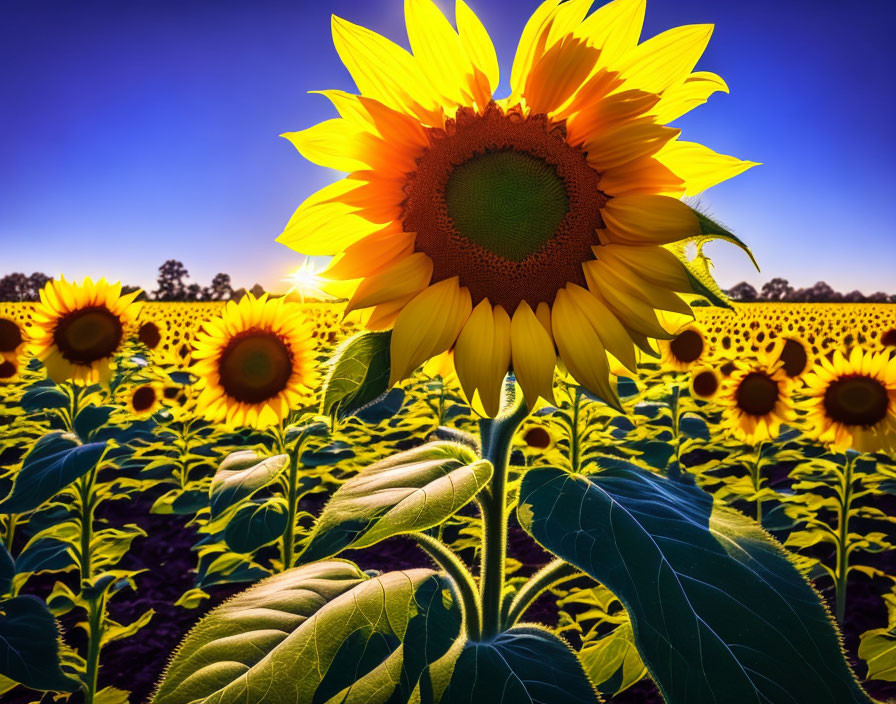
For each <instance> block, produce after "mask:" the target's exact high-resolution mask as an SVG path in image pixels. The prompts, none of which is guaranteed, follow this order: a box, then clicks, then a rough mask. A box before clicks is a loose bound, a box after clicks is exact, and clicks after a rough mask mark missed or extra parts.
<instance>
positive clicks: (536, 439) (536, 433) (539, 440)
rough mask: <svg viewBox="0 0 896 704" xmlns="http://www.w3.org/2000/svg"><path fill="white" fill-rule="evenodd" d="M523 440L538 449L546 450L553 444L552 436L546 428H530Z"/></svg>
mask: <svg viewBox="0 0 896 704" xmlns="http://www.w3.org/2000/svg"><path fill="white" fill-rule="evenodd" d="M523 441H524V442H525V443H526V444H527V445H528V446H529V447H534V448H536V449H537V450H544V449H546V448H548V447H550V445H551V436H550V434H549V433H548V431H547V430H545V429H544V428H529V430H527V431H526V434H525V435H523Z"/></svg>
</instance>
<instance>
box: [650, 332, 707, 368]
mask: <svg viewBox="0 0 896 704" xmlns="http://www.w3.org/2000/svg"><path fill="white" fill-rule="evenodd" d="M660 352H661V353H662V361H663V368H664V369H670V370H674V371H677V372H684V371H687V370H688V369H690V368H691V367H693V366H694V365H695V364H697V363H698V362H700V361H702V360H703V359H705V358H706V356H707V355H708V354H709V343H708V342H707V340H706V338H705V337H704V336H703V333H702V332H701V331H700V328H698V327H697V326H696V325H689V326H688V327H686V328H685V329H684V330H681V331H680V332H679V333H678V334H677V335H675V336H674V337H673V338H672V339H671V340H661V341H660Z"/></svg>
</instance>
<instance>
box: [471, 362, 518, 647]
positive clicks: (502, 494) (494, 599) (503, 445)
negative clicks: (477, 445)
mask: <svg viewBox="0 0 896 704" xmlns="http://www.w3.org/2000/svg"><path fill="white" fill-rule="evenodd" d="M506 383H507V387H506V390H505V397H504V402H503V403H502V412H501V415H499V416H498V417H497V418H495V419H494V420H493V421H491V422H490V423H485V425H486V426H487V428H488V432H487V437H488V443H487V447H486V450H485V458H486V459H487V460H489V461H490V462H491V463H492V467H493V468H494V471H493V474H492V478H491V480H490V482H489V487H488V490H487V492H486V493H485V495H484V496H483V497H482V500H481V501H480V504H479V505H480V508H481V510H482V567H481V570H480V585H479V588H480V595H481V603H482V639H483V640H488V639H491V638H493V637H495V636H496V635H497V634H498V632H499V631H500V628H501V602H502V598H503V592H504V559H505V556H506V553H507V461H508V459H509V458H510V445H511V442H512V441H513V435H514V433H515V432H516V429H517V428H518V427H519V425H520V423H522V422H523V419H524V418H525V417H526V415H528V413H529V409H528V408H527V407H526V404H525V402H524V401H523V399H522V398H516V397H515V392H514V384H515V382H514V380H513V378H512V377H508V379H507V382H506ZM485 439H486V438H485V436H484V437H483V441H484V440H485ZM484 447H485V443H484Z"/></svg>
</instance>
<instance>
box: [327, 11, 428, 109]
mask: <svg viewBox="0 0 896 704" xmlns="http://www.w3.org/2000/svg"><path fill="white" fill-rule="evenodd" d="M332 29H333V44H334V46H335V47H336V52H337V53H338V54H339V58H340V59H342V63H343V64H345V67H346V68H347V69H348V72H349V73H350V74H351V76H352V79H353V80H354V81H355V85H356V86H358V90H359V91H360V92H361V93H362V94H363V95H366V96H368V97H370V98H373V99H374V100H378V101H379V102H381V103H383V104H384V105H387V106H388V107H390V108H393V109H394V110H398V111H399V112H405V113H407V114H409V115H414V116H416V117H417V118H418V119H419V120H420V121H421V122H423V123H425V124H429V125H435V124H438V123H439V122H440V119H441V110H439V109H438V105H437V103H436V100H435V96H434V95H433V94H432V92H431V91H430V90H429V88H428V87H429V82H428V81H427V80H426V76H425V75H424V74H423V72H422V71H421V70H420V67H419V66H418V64H417V62H416V61H415V60H414V57H413V56H411V55H410V54H409V53H408V52H407V51H405V50H404V49H402V48H401V47H400V46H398V45H397V44H395V43H394V42H392V41H389V40H388V39H386V38H385V37H383V36H381V35H379V34H377V33H376V32H372V31H370V30H369V29H367V28H365V27H361V26H359V25H356V24H352V23H351V22H348V21H347V20H344V19H342V18H340V17H336V16H335V15H333V18H332Z"/></svg>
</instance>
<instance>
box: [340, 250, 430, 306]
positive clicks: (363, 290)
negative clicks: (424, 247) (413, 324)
mask: <svg viewBox="0 0 896 704" xmlns="http://www.w3.org/2000/svg"><path fill="white" fill-rule="evenodd" d="M431 278H432V260H431V259H430V258H429V257H428V256H426V255H425V254H423V252H414V253H413V254H411V255H410V256H407V257H404V258H403V259H400V260H398V261H397V262H396V263H395V264H393V265H392V266H390V267H388V268H386V269H383V270H382V271H380V272H378V273H376V274H374V275H373V276H369V277H367V278H366V279H364V280H363V281H362V282H361V283H360V284H358V289H357V290H356V291H355V295H354V296H352V298H351V300H350V301H349V302H348V304H346V307H345V310H346V312H351V311H353V310H357V309H359V308H369V307H370V306H376V305H379V304H381V303H388V302H389V301H393V300H395V299H396V298H404V297H406V296H409V295H411V294H416V293H419V292H420V291H422V290H423V289H424V288H425V287H426V286H427V284H429V281H430V279H431Z"/></svg>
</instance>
